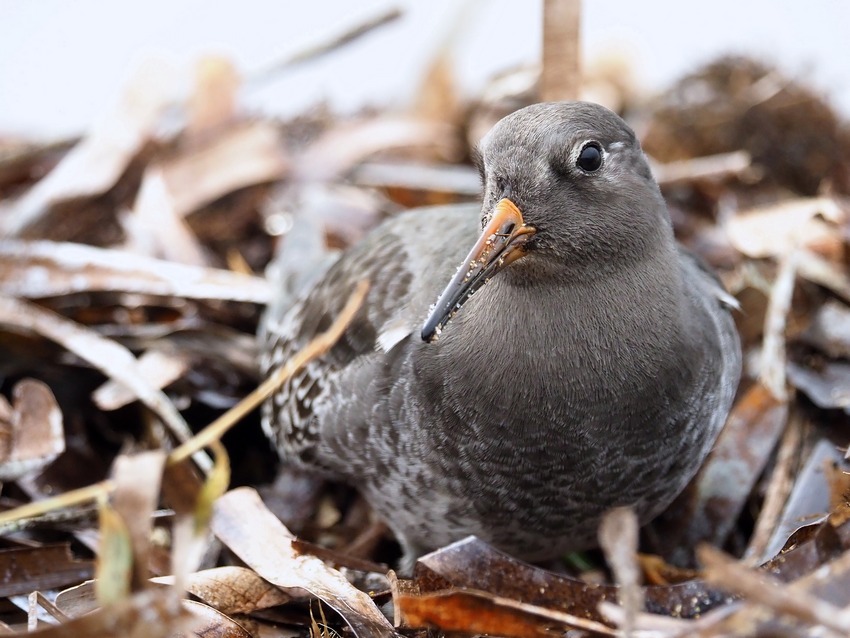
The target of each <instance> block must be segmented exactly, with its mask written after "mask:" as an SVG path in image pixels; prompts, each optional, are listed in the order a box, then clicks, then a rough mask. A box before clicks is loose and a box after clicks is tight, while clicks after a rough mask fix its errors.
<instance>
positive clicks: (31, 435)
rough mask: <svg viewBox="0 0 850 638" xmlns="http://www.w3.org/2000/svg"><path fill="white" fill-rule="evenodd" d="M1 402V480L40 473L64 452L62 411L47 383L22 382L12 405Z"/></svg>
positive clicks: (11, 479)
mask: <svg viewBox="0 0 850 638" xmlns="http://www.w3.org/2000/svg"><path fill="white" fill-rule="evenodd" d="M0 399H2V406H0V408H2V409H0V443H2V445H0V481H14V480H16V479H18V478H20V477H21V476H23V475H25V474H29V473H31V472H35V471H37V470H40V469H41V468H43V467H44V466H45V465H47V464H49V463H51V462H52V461H53V460H54V459H55V458H56V457H57V456H59V455H60V454H61V453H62V452H64V451H65V433H64V431H63V429H62V412H61V410H60V409H59V406H58V405H57V404H56V399H54V398H53V393H52V392H51V391H50V388H48V387H47V386H46V385H45V384H44V383H42V382H41V381H36V380H34V379H24V380H23V381H20V382H19V383H18V384H17V385H16V386H15V388H14V390H13V391H12V401H13V404H12V406H9V404H8V402H6V400H5V399H3V398H2V397H0Z"/></svg>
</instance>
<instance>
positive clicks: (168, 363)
mask: <svg viewBox="0 0 850 638" xmlns="http://www.w3.org/2000/svg"><path fill="white" fill-rule="evenodd" d="M188 368H189V362H188V360H187V357H185V356H174V355H171V354H166V353H165V352H161V351H159V350H148V351H147V352H145V353H144V354H143V355H142V356H141V357H139V368H138V370H139V374H140V375H141V376H142V378H143V379H144V380H145V381H146V382H147V383H149V384H150V385H151V386H152V387H154V388H158V389H160V390H161V389H163V388H164V387H165V386H167V385H169V384H171V383H173V382H174V381H176V380H177V379H179V378H180V377H181V376H182V375H183V373H185V372H186V370H187V369H188ZM92 399H93V400H94V402H95V404H96V405H97V407H99V408H100V409H101V410H106V411H109V410H117V409H118V408H121V407H124V406H125V405H127V404H128V403H132V402H133V401H135V400H136V395H135V394H133V392H131V391H130V390H129V389H127V387H126V386H125V385H123V384H121V383H118V382H117V381H107V382H106V383H104V384H103V385H102V386H100V387H99V388H98V389H97V390H95V391H94V392H93V393H92Z"/></svg>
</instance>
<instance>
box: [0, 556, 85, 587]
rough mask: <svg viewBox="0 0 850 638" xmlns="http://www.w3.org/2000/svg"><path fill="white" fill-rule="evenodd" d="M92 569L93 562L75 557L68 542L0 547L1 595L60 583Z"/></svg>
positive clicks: (72, 580)
mask: <svg viewBox="0 0 850 638" xmlns="http://www.w3.org/2000/svg"><path fill="white" fill-rule="evenodd" d="M93 573H94V564H93V563H92V562H91V561H78V560H75V559H74V558H73V557H72V556H71V550H70V547H69V546H68V545H67V544H62V545H45V546H42V547H20V548H12V549H0V574H3V578H2V579H0V597H6V596H17V595H21V594H28V593H29V592H31V591H33V590H35V589H39V590H48V589H55V588H56V587H63V586H65V585H68V584H70V583H75V582H79V581H81V580H85V579H86V578H91V576H92V574H93Z"/></svg>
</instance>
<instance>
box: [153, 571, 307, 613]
mask: <svg viewBox="0 0 850 638" xmlns="http://www.w3.org/2000/svg"><path fill="white" fill-rule="evenodd" d="M152 581H153V582H155V583H163V584H168V585H171V584H173V583H174V577H173V576H160V577H158V578H153V579H152ZM186 585H187V590H188V591H189V593H190V594H192V595H193V596H197V597H198V598H200V599H201V600H202V601H204V602H205V603H206V604H207V605H210V606H211V607H215V608H216V609H218V610H219V611H220V612H222V613H224V614H227V615H232V614H249V613H251V612H253V611H257V610H258V609H268V608H269V607H276V606H277V605H283V604H285V603H288V602H289V601H290V600H292V596H290V595H289V594H287V593H285V592H283V591H282V590H281V589H280V588H278V587H275V586H274V585H272V584H270V583H268V582H266V581H265V580H263V579H262V578H260V577H259V576H258V575H257V574H256V573H255V572H253V571H252V570H250V569H247V568H245V567H237V566H227V567H215V568H213V569H205V570H203V571H200V572H195V573H194V574H190V575H189V577H188V578H187V583H186Z"/></svg>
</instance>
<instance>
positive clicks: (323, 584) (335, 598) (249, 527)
mask: <svg viewBox="0 0 850 638" xmlns="http://www.w3.org/2000/svg"><path fill="white" fill-rule="evenodd" d="M212 530H213V533H214V534H215V535H216V536H217V537H218V538H219V540H221V542H223V543H224V544H225V545H227V546H228V547H229V548H230V550H231V551H233V553H235V554H236V555H237V556H239V558H240V559H242V560H243V561H244V562H245V563H246V564H247V565H248V566H249V567H250V568H251V569H253V570H254V571H256V572H257V573H258V574H259V575H260V576H262V577H263V578H264V579H266V580H267V581H269V582H270V583H273V584H275V585H277V586H278V587H283V588H293V587H294V588H298V589H304V590H307V591H308V592H310V593H311V594H313V595H314V596H316V597H318V598H320V599H321V600H322V601H324V602H325V603H327V605H328V606H329V607H331V608H333V609H334V610H336V611H337V612H338V613H339V614H340V615H341V616H342V618H343V619H344V620H345V621H346V622H347V623H348V625H349V626H350V627H351V629H352V631H353V632H354V634H355V635H356V636H358V637H359V638H366V637H367V636H395V635H397V634H396V632H395V631H394V630H393V628H392V626H391V625H390V624H389V622H387V619H386V618H384V616H383V614H381V612H380V611H379V610H378V608H377V607H376V606H375V604H374V603H373V602H372V600H371V599H370V598H369V596H367V595H366V594H364V593H363V592H361V591H358V590H357V589H355V588H354V587H353V586H352V585H351V584H350V583H349V582H348V581H347V580H346V579H345V578H344V577H343V576H342V574H340V573H339V572H338V571H336V570H335V569H331V568H330V567H328V566H327V565H325V564H324V563H323V562H322V561H321V560H319V559H318V558H315V557H314V556H303V555H299V554H297V553H296V552H295V551H294V550H293V549H292V545H291V541H292V538H293V536H292V534H291V533H290V532H289V530H288V529H286V528H285V527H284V526H283V524H282V523H281V522H280V521H279V520H278V519H277V518H276V517H275V516H274V514H272V513H271V512H269V511H268V510H267V509H266V507H265V505H263V502H262V501H261V500H260V497H259V496H258V495H257V492H256V491H255V490H253V489H251V488H247V487H242V488H238V489H235V490H231V491H230V492H228V493H227V494H225V495H224V496H222V497H221V498H220V499H218V501H217V502H216V504H215V512H214V514H213V520H212Z"/></svg>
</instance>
